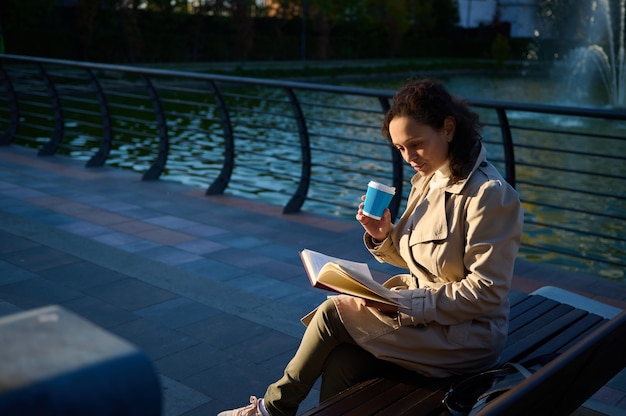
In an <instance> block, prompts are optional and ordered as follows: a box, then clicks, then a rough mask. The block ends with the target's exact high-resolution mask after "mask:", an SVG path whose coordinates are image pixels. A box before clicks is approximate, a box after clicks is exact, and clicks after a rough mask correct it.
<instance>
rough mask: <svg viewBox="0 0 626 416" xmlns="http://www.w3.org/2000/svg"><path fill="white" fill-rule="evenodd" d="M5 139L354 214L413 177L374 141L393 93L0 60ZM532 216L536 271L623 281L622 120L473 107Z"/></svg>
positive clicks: (147, 173)
mask: <svg viewBox="0 0 626 416" xmlns="http://www.w3.org/2000/svg"><path fill="white" fill-rule="evenodd" d="M0 91H3V93H2V94H1V95H0V144H3V145H9V144H11V143H15V144H19V145H22V146H27V147H31V148H35V149H38V154H39V155H40V156H45V155H53V154H55V153H60V154H64V155H69V156H71V157H73V158H78V159H83V160H85V164H86V166H87V167H97V166H102V165H103V164H107V165H110V166H118V167H121V168H126V169H132V170H135V171H137V172H138V173H140V174H141V175H142V178H143V179H144V180H154V179H158V178H163V179H167V180H175V181H180V182H183V183H187V184H190V185H195V186H202V187H204V188H205V189H206V192H207V194H220V193H223V192H229V193H233V194H235V195H239V196H243V197H247V198H258V199H262V200H265V201H267V202H270V203H274V204H279V205H281V206H283V207H284V212H285V213H295V212H298V211H299V210H301V209H305V210H308V211H314V212H319V213H324V214H330V215H342V216H352V215H354V213H355V210H356V206H357V204H358V201H359V197H360V195H361V194H362V193H363V192H364V189H365V186H366V184H367V182H368V181H369V180H370V179H376V180H379V181H382V182H386V183H388V184H390V185H394V186H396V188H397V189H399V190H400V192H397V194H396V197H395V198H394V200H393V202H392V213H393V216H394V217H396V216H397V215H399V213H400V212H401V210H402V204H403V202H404V201H405V200H406V196H407V194H408V191H409V189H408V187H407V186H403V185H405V184H407V183H408V179H409V177H410V175H412V174H413V171H412V170H411V169H410V168H408V167H406V166H404V165H403V163H402V160H401V159H400V157H399V155H398V153H397V152H396V151H395V150H393V149H392V148H391V146H389V145H388V144H387V143H386V141H385V140H384V139H383V138H382V136H381V134H380V124H381V121H382V116H383V113H384V111H385V110H386V109H387V108H388V106H389V103H390V100H391V99H392V97H393V93H394V91H388V90H373V89H365V88H347V87H339V86H333V85H318V84H311V83H300V82H289V81H279V80H268V79H254V78H243V77H232V76H224V75H214V74H203V73H197V72H183V71H168V70H159V69H150V68H142V67H130V66H118V65H105V64H97V63H86V62H73V61H61V60H54V59H41V58H34V57H24V56H14V55H0ZM469 101H470V104H471V105H472V107H473V108H474V109H475V110H476V111H477V112H479V113H480V115H481V118H482V119H483V121H484V122H485V123H486V125H485V129H484V133H483V136H484V142H485V144H486V146H487V149H488V152H489V159H490V160H491V161H492V162H493V163H494V164H495V165H496V166H497V167H498V168H499V169H500V170H501V171H502V172H503V174H504V175H505V177H506V179H507V180H508V181H509V182H510V183H511V184H513V185H514V186H515V187H516V189H517V190H518V191H519V193H520V196H521V199H522V202H523V204H524V207H525V210H526V218H525V224H526V226H525V235H524V241H523V247H522V252H523V253H522V254H523V255H524V256H525V257H527V258H529V259H530V260H536V261H547V262H550V263H556V264H558V265H561V266H564V267H574V268H577V269H581V270H586V271H593V273H595V274H600V275H603V276H605V277H608V278H613V279H623V278H624V271H623V270H624V268H625V267H626V237H625V236H624V234H625V233H624V226H623V224H624V220H625V219H626V203H625V200H626V192H625V191H624V186H623V184H624V179H625V178H626V164H624V160H625V159H626V137H625V136H626V111H624V110H618V109H591V108H589V109H588V108H571V107H558V106H547V105H533V104H522V103H511V102H502V101H487V100H471V98H470V100H469Z"/></svg>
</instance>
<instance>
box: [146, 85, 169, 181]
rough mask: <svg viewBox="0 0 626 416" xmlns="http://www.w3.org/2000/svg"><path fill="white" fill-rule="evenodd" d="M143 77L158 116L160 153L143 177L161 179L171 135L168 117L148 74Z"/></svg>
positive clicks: (149, 179) (148, 179)
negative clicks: (168, 127)
mask: <svg viewBox="0 0 626 416" xmlns="http://www.w3.org/2000/svg"><path fill="white" fill-rule="evenodd" d="M141 78H142V79H143V80H144V82H145V84H146V87H147V88H148V93H149V94H150V98H151V99H152V106H153V107H154V114H155V115H156V118H157V126H158V130H159V154H158V155H157V158H156V160H155V161H154V162H153V163H152V166H150V169H148V171H147V172H146V173H144V174H143V177H142V180H144V181H152V180H157V179H159V176H161V173H163V170H165V165H166V164H167V154H168V151H169V146H170V143H169V136H168V134H167V119H166V118H165V113H164V112H163V106H162V105H161V99H160V98H159V94H158V93H157V91H156V88H154V85H153V84H152V81H151V80H150V78H149V77H148V76H147V75H146V74H141Z"/></svg>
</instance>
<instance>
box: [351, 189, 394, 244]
mask: <svg viewBox="0 0 626 416" xmlns="http://www.w3.org/2000/svg"><path fill="white" fill-rule="evenodd" d="M364 200H365V195H363V196H361V203H360V204H359V210H358V211H357V214H356V220H357V221H358V222H359V223H361V225H362V226H363V228H364V229H365V231H366V232H367V233H368V234H369V235H371V236H372V238H373V239H374V240H376V241H378V242H380V241H383V240H384V239H385V238H387V236H388V235H389V233H390V232H391V229H392V228H393V224H392V223H391V211H389V208H386V209H385V212H384V213H383V217H382V218H381V219H379V220H377V219H374V218H372V217H368V216H367V215H365V214H363V201H364Z"/></svg>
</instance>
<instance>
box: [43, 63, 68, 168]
mask: <svg viewBox="0 0 626 416" xmlns="http://www.w3.org/2000/svg"><path fill="white" fill-rule="evenodd" d="M36 65H37V67H38V68H39V73H40V74H41V78H42V79H43V82H44V83H45V84H46V88H47V89H48V96H49V97H50V101H52V109H53V111H54V130H53V132H52V137H51V138H50V140H49V141H48V143H46V144H44V145H43V146H42V147H41V149H39V152H38V153H37V155H38V156H50V155H53V154H55V153H56V151H57V149H58V148H59V146H60V145H61V142H62V141H63V135H64V133H65V121H64V118H63V106H62V105H61V99H60V98H59V93H58V92H57V89H56V87H55V86H54V82H53V81H52V79H51V78H50V77H49V76H48V73H47V72H46V70H45V68H44V67H43V65H42V64H40V63H37V64H36Z"/></svg>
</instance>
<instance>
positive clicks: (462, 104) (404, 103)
mask: <svg viewBox="0 0 626 416" xmlns="http://www.w3.org/2000/svg"><path fill="white" fill-rule="evenodd" d="M449 116H451V117H453V118H454V120H455V121H456V129H455V132H454V137H453V138H452V141H451V142H450V147H449V154H448V159H449V160H450V172H451V179H452V182H453V183H456V182H458V181H459V180H461V179H463V178H465V177H467V175H468V174H469V171H470V170H471V168H472V166H473V164H474V161H475V160H476V157H477V156H478V150H479V149H480V146H477V144H478V143H479V142H480V140H481V139H482V138H481V135H480V131H481V129H482V124H481V123H480V120H479V117H478V114H476V113H475V112H473V111H471V110H470V109H469V106H468V104H467V102H466V101H464V100H462V99H460V98H457V97H453V96H452V95H450V93H449V92H448V91H447V90H446V89H445V87H444V86H443V85H442V84H441V83H440V82H439V81H437V80H434V79H431V78H424V79H421V80H417V81H410V82H408V83H407V84H406V85H405V86H403V87H402V88H400V90H398V92H397V93H396V95H395V96H394V98H393V104H392V106H391V108H390V109H389V111H387V113H386V114H385V118H384V120H383V125H382V128H381V131H382V133H383V136H385V137H386V138H387V140H388V141H389V143H392V141H391V135H390V134H389V123H390V122H391V120H393V119H394V118H396V117H411V118H413V119H414V120H415V121H417V122H419V123H422V124H426V125H428V126H430V127H432V128H433V129H435V130H437V131H440V130H441V129H442V128H443V124H444V120H445V119H446V118H447V117H449Z"/></svg>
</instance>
